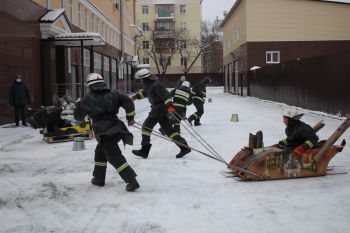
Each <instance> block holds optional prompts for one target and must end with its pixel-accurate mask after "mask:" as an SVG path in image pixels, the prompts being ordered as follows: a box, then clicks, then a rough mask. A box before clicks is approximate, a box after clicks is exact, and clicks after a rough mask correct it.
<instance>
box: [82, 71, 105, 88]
mask: <svg viewBox="0 0 350 233" xmlns="http://www.w3.org/2000/svg"><path fill="white" fill-rule="evenodd" d="M104 82H105V80H104V79H103V77H102V76H101V75H100V74H97V73H90V74H88V76H87V77H86V84H87V86H90V85H92V84H95V83H104Z"/></svg>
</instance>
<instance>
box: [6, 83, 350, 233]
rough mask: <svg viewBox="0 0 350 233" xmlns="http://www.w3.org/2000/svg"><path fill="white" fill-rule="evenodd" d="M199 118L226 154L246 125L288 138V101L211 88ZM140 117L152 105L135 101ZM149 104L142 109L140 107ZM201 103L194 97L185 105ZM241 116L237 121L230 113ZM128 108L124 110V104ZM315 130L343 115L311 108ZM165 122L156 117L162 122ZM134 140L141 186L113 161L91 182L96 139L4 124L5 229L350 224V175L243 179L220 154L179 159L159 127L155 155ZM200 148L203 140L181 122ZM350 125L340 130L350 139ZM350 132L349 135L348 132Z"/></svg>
mask: <svg viewBox="0 0 350 233" xmlns="http://www.w3.org/2000/svg"><path fill="white" fill-rule="evenodd" d="M208 98H211V99H212V102H211V103H208V102H207V103H206V104H205V113H204V115H203V118H202V126H200V127H196V128H195V130H196V131H197V132H198V133H199V134H200V135H201V136H202V137H203V138H204V139H206V140H207V141H208V142H209V143H210V145H212V146H213V147H214V148H215V149H216V150H217V152H218V153H219V154H220V155H221V156H222V157H223V158H224V159H225V160H226V161H230V159H231V158H232V157H233V156H234V154H235V153H236V152H237V151H239V150H240V148H242V147H243V146H245V145H247V143H248V134H249V132H252V133H255V132H256V131H258V130H262V131H263V132H264V143H265V145H270V144H273V143H276V142H277V141H279V140H280V139H283V138H284V137H285V135H284V127H285V126H284V125H283V122H282V114H281V113H282V107H283V105H281V104H277V103H273V102H269V101H263V100H259V99H255V98H249V97H239V96H234V95H231V94H226V93H223V91H222V88H208ZM135 104H136V109H137V110H139V111H140V113H139V114H137V117H136V120H137V121H138V122H142V121H143V120H144V119H145V118H146V116H147V111H144V108H145V107H147V106H148V105H149V104H148V103H147V100H141V101H136V102H135ZM142 111H143V112H142ZM193 111H194V108H193V106H191V107H190V108H189V110H188V114H187V115H189V114H191V113H192V112H193ZM233 113H236V114H238V116H239V122H231V121H230V118H231V114H233ZM120 115H121V116H123V115H125V114H124V111H123V110H122V113H121V114H120ZM321 119H324V121H325V123H326V126H325V127H324V128H323V129H322V130H321V131H320V132H319V133H318V135H319V136H320V138H321V139H327V138H328V137H329V136H330V135H331V133H333V131H334V130H335V129H336V128H337V127H338V126H339V125H340V123H341V122H342V120H341V119H337V118H336V117H332V116H327V115H322V114H321V115H320V114H319V113H318V114H315V113H314V112H310V111H307V110H305V116H304V117H303V118H302V120H303V121H305V122H306V123H308V124H310V125H313V124H315V123H316V122H318V121H319V120H321ZM155 129H158V126H156V127H155ZM131 131H132V132H133V133H134V136H135V140H134V144H135V145H134V146H133V147H130V146H127V147H126V148H124V147H123V146H122V145H120V146H121V150H122V152H123V154H124V155H125V156H126V158H127V160H128V162H129V164H130V165H131V166H132V167H133V168H134V170H135V171H136V172H137V174H138V180H139V183H140V185H141V188H140V189H139V190H137V191H136V192H134V193H129V192H126V191H125V184H124V183H123V181H122V180H121V178H120V177H119V176H118V174H117V173H116V172H115V170H114V169H113V168H112V167H111V166H109V167H108V172H107V179H106V186H105V187H102V188H101V187H96V186H93V185H91V183H90V179H91V173H92V169H93V166H94V162H93V157H94V148H95V145H96V141H95V140H86V141H85V144H86V149H85V150H83V151H72V147H73V142H63V143H54V144H47V143H46V142H44V141H42V140H41V139H42V135H40V134H39V132H38V131H37V130H34V129H31V128H28V127H18V128H14V127H11V125H5V126H2V127H0V232H25V233H28V232H35V233H38V232H91V233H97V232H99V233H104V232H117V233H127V232H130V233H131V232H132V233H136V232H137V233H141V232H142V233H161V232H162V233H180V232H186V233H214V232H215V233H216V232H217V233H233V232H234V233H240V232H242V233H250V232H254V233H274V232H276V233H281V232H283V233H290V232H297V233H300V232H308V233H330V232H331V233H337V232H339V233H346V232H350V217H349V213H350V176H349V174H342V175H329V176H325V177H316V178H307V179H291V180H279V181H264V182H241V181H236V180H234V179H231V178H227V177H225V176H224V175H223V171H227V169H226V167H225V165H224V164H223V163H219V162H217V161H215V160H212V159H210V158H207V157H205V156H203V155H202V154H199V153H197V152H192V153H190V154H189V155H187V156H185V157H184V158H182V159H176V158H175V155H176V153H177V152H178V148H177V147H176V146H175V145H174V144H173V143H171V142H168V141H165V140H164V139H161V138H157V137H155V136H152V143H153V147H152V149H151V152H150V157H149V158H148V159H146V160H145V159H141V158H138V157H135V156H134V155H133V154H132V153H131V150H132V149H133V148H139V147H140V145H139V143H140V141H141V134H140V132H139V131H138V130H137V129H136V128H131ZM182 132H183V136H184V137H185V138H186V139H187V140H188V142H189V144H190V145H191V146H192V147H193V148H196V149H200V150H203V147H202V146H201V145H200V144H199V143H198V142H197V141H196V140H195V139H194V138H193V137H191V136H190V134H189V133H188V132H187V131H185V130H184V129H183V128H182ZM349 136H350V130H348V131H347V132H346V133H345V134H344V135H343V136H342V137H341V139H343V138H346V139H349ZM348 141H349V140H348ZM330 165H335V167H334V169H333V171H332V172H333V173H334V172H349V171H350V145H346V146H345V148H344V151H343V152H342V153H340V154H338V155H336V157H335V158H333V160H331V163H330Z"/></svg>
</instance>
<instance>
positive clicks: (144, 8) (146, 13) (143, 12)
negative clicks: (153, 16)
mask: <svg viewBox="0 0 350 233" xmlns="http://www.w3.org/2000/svg"><path fill="white" fill-rule="evenodd" d="M142 14H143V15H148V6H142Z"/></svg>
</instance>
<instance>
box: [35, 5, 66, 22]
mask: <svg viewBox="0 0 350 233" xmlns="http://www.w3.org/2000/svg"><path fill="white" fill-rule="evenodd" d="M64 11H65V10H64V9H63V8H61V9H54V10H50V11H48V12H47V13H46V14H45V15H44V16H43V17H41V19H40V21H41V22H50V23H51V22H54V21H55V20H56V19H57V18H58V17H60V16H61V15H62V14H63V13H64Z"/></svg>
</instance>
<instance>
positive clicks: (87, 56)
mask: <svg viewBox="0 0 350 233" xmlns="http://www.w3.org/2000/svg"><path fill="white" fill-rule="evenodd" d="M84 66H86V67H90V51H89V50H88V49H84Z"/></svg>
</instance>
